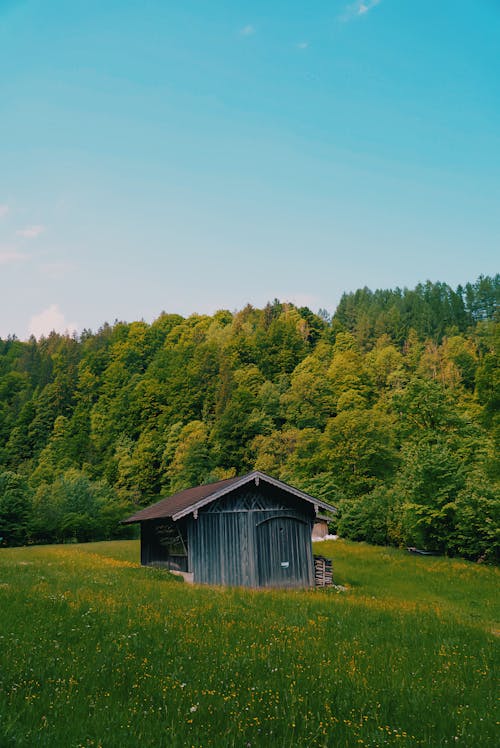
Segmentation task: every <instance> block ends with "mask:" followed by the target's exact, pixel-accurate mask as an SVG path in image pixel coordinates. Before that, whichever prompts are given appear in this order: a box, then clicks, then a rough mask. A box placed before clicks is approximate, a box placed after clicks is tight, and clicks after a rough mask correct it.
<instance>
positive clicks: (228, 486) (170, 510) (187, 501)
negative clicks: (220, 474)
mask: <svg viewBox="0 0 500 748" xmlns="http://www.w3.org/2000/svg"><path fill="white" fill-rule="evenodd" d="M252 481H255V483H256V484H257V485H258V483H259V481H263V482H264V483H269V484H270V485H272V486H275V487H276V488H279V489H281V490H282V491H284V492H285V493H288V494H291V495H292V496H296V497H297V498H299V499H302V500H303V501H307V502H308V503H310V504H313V505H314V507H315V508H316V511H317V509H318V508H319V507H321V508H322V509H327V510H328V511H330V512H336V511H337V510H336V509H335V507H333V506H331V505H330V504H327V503H326V502H324V501H320V499H315V498H314V497H312V496H309V494H307V493H304V491H299V489H298V488H294V487H293V486H289V485H288V484H287V483H283V481H280V480H277V479H276V478H271V476H269V475H266V474H265V473H262V472H261V471H260V470H253V471H252V472H251V473H247V475H243V476H240V477H237V478H227V479H226V480H219V481H217V482H216V483H207V484H205V485H203V486H195V487H194V488H187V489H186V490H185V491H180V492H179V493H175V494H173V496H168V497H167V498H165V499H161V501H158V502H156V504H152V505H151V506H148V507H146V508H145V509H141V511H140V512H136V514H133V515H132V516H131V517H128V519H125V520H123V523H124V524H132V523H133V522H144V521H146V520H150V519H164V518H166V517H171V518H172V519H173V520H174V521H176V520H178V519H181V518H182V517H185V516H186V515H187V514H193V513H194V512H196V511H197V510H198V509H201V508H202V507H204V506H205V505H206V504H210V503H211V502H212V501H215V500H216V499H219V498H221V496H225V495H226V494H228V493H231V492H232V491H234V490H236V489H237V488H239V487H240V486H244V485H245V484H246V483H251V482H252Z"/></svg>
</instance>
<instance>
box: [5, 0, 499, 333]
mask: <svg viewBox="0 0 500 748" xmlns="http://www.w3.org/2000/svg"><path fill="white" fill-rule="evenodd" d="M499 49H500V2H499V0H475V1H474V2H472V0H468V1H466V0H440V2H435V0H433V1H432V2H431V0H419V1H418V2H416V0H414V1H413V2H411V1H410V0H407V1H406V2H405V1H403V0H379V1H378V2H377V1H376V0H357V1H356V2H353V3H349V2H342V1H341V0H330V2H323V1H322V0H316V2H314V3H305V2H294V0H287V2H283V1H282V0H273V2H271V3H270V2H269V0H267V1H266V2H263V1H261V0H253V2H251V3H248V2H238V0H231V1H229V0H228V1H227V2H225V1H224V2H223V1H220V0H212V2H210V3H209V2H201V0H199V1H198V2H194V1H192V0H182V2H169V1H168V0H140V1H139V0H133V1H132V0H120V2H115V0H106V2H102V0H99V2H97V1H95V0H72V2H71V3H68V2H67V0H65V1H64V2H63V1H61V0H0V336H3V337H5V336H6V335H7V334H9V333H10V334H16V335H17V336H18V337H20V338H25V337H27V336H28V335H29V334H30V333H31V332H33V333H35V334H36V335H37V336H38V335H40V334H42V333H44V332H45V333H47V332H49V330H50V329H51V328H53V327H54V328H55V329H58V330H61V331H63V330H64V329H72V328H76V329H78V330H81V329H83V328H91V329H94V330H95V329H97V328H98V327H99V326H100V325H101V324H102V323H103V322H105V321H108V322H113V321H114V320H115V319H124V320H128V321H131V320H134V319H141V318H144V319H146V320H147V321H151V320H152V319H154V318H155V317H156V316H158V314H159V313H160V312H161V311H162V310H165V311H167V312H178V313H181V314H184V315H188V314H191V313H193V312H198V313H204V312H207V313H212V312H214V311H215V310H216V309H220V308H228V309H231V310H234V309H239V308H241V307H243V306H244V305H245V304H246V303H247V302H249V303H252V304H254V305H256V306H261V305H263V304H265V303H266V301H268V300H272V299H274V298H275V297H278V298H280V299H282V300H291V301H295V302H296V303H298V304H307V305H308V306H310V307H311V308H312V309H313V310H314V311H317V310H318V309H319V308H320V307H322V308H326V309H328V310H329V311H330V312H333V311H334V309H335V306H336V304H337V303H338V301H339V299H340V296H341V294H342V292H343V291H349V290H355V289H356V288H359V287H362V286H365V285H366V286H369V287H370V288H377V287H378V288H379V287H384V288H387V287H394V286H410V287H412V286H414V285H415V284H416V283H417V282H419V281H424V280H426V279H430V280H433V281H435V280H442V281H446V282H448V283H450V285H452V286H456V285H457V284H458V283H463V282H466V281H468V280H471V281H472V280H475V279H476V278H477V276H478V275H479V274H481V273H484V274H493V273H495V272H497V271H498V257H499V245H500V243H499V239H500V54H499Z"/></svg>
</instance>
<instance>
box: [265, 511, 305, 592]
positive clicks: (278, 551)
mask: <svg viewBox="0 0 500 748" xmlns="http://www.w3.org/2000/svg"><path fill="white" fill-rule="evenodd" d="M257 554H258V557H257V568H258V579H259V586H260V587H308V586H310V584H311V583H312V582H311V578H312V551H311V528H310V525H309V523H308V522H304V521H303V520H299V519H297V518H295V517H289V516H282V517H271V518H270V519H266V520H264V521H263V522H261V523H260V524H259V525H257Z"/></svg>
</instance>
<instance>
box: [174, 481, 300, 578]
mask: <svg viewBox="0 0 500 748" xmlns="http://www.w3.org/2000/svg"><path fill="white" fill-rule="evenodd" d="M313 522H314V511H313V507H312V506H311V505H310V504H306V502H303V501H301V500H300V499H295V497H293V496H290V495H289V494H285V493H282V492H280V491H279V489H275V488H274V487H269V486H268V485H267V484H264V485H262V484H261V486H259V487H252V488H249V487H248V486H245V487H243V489H241V490H239V491H237V492H234V493H232V494H230V495H229V496H227V497H224V498H223V499H220V500H219V501H217V502H214V503H213V504H210V505H208V506H207V507H205V508H203V509H202V510H200V512H199V514H198V518H197V519H194V517H192V516H191V517H190V518H189V521H188V524H187V541H188V542H187V544H188V552H189V570H190V571H192V572H194V581H195V582H201V583H205V584H223V585H237V586H240V585H241V586H247V587H309V586H314V567H313V555H312V543H311V530H312V525H313Z"/></svg>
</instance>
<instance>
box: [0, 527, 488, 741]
mask: <svg viewBox="0 0 500 748" xmlns="http://www.w3.org/2000/svg"><path fill="white" fill-rule="evenodd" d="M316 551H317V552H319V553H322V554H324V555H329V556H332V557H333V559H334V576H335V581H336V583H337V584H340V585H343V586H344V587H345V588H346V589H345V590H340V591H337V590H335V589H329V590H318V591H304V592H295V591H294V592H282V591H256V590H244V589H222V588H213V587H196V586H190V585H187V584H185V583H183V582H182V581H179V580H177V579H176V578H173V577H172V576H171V575H170V574H168V573H166V572H162V571H158V570H154V569H146V568H141V567H140V565H139V563H138V556H139V544H138V541H120V542H110V543H92V544H85V545H65V546H45V547H35V546H34V547H29V548H17V549H1V550H0V746H2V748H7V746H16V747H17V746H30V748H31V747H32V746H48V747H50V748H58V747H59V746H61V748H82V747H84V746H85V747H87V746H102V748H114V746H117V747H118V746H120V747H123V746H151V747H152V748H163V747H165V748H177V747H179V748H184V747H185V746H196V748H204V747H205V746H238V747H239V746H242V747H244V748H250V747H251V746H263V747H266V748H267V746H283V747H285V746H335V748H340V747H342V746H358V745H361V746H363V745H364V746H385V745H424V746H431V747H432V748H436V747H437V746H445V745H462V746H470V747H471V748H472V747H476V746H481V747H482V746H496V745H498V744H499V735H500V732H499V722H498V720H499V717H498V712H497V711H496V709H497V704H498V700H497V698H496V696H497V694H496V693H495V685H496V684H495V674H496V673H495V670H496V669H497V667H498V645H499V639H498V634H499V631H498V628H499V624H498V618H499V616H498V580H499V572H498V570H497V569H495V568H491V567H486V566H481V565H475V564H471V563H467V562H464V561H459V560H448V559H438V558H432V557H418V556H412V555H410V554H407V553H405V552H403V551H398V550H394V549H386V548H375V547H371V546H368V545H365V544H354V543H348V542H344V541H336V542H325V543H321V544H318V545H317V548H316Z"/></svg>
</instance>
